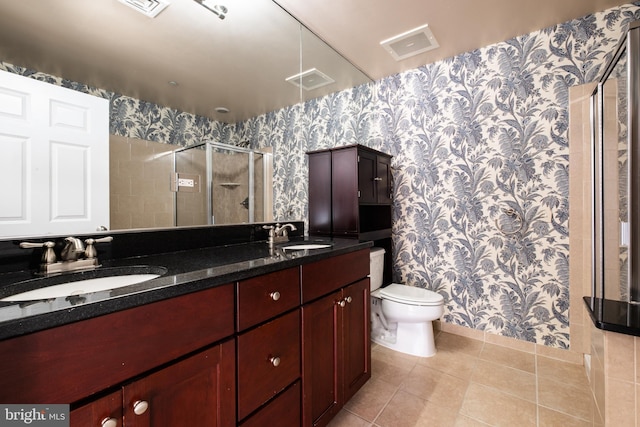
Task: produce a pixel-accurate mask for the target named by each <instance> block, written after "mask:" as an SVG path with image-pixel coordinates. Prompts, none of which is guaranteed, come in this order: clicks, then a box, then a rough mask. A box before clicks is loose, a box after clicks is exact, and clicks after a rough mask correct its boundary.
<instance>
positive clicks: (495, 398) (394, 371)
mask: <svg viewBox="0 0 640 427" xmlns="http://www.w3.org/2000/svg"><path fill="white" fill-rule="evenodd" d="M436 347H437V349H438V353H437V354H436V355H435V356H434V357H431V358H421V357H415V356H409V355H406V354H402V353H398V352H394V351H391V350H389V349H387V348H385V347H382V346H379V345H376V344H372V377H371V380H369V382H367V384H365V385H364V387H363V388H362V389H361V390H360V391H359V392H358V393H357V394H356V395H355V396H354V397H353V398H352V399H351V400H350V401H349V402H347V404H346V405H345V408H344V409H343V410H342V411H341V412H340V413H339V414H338V415H337V416H336V418H334V420H333V421H332V422H331V424H329V427H373V426H376V427H423V426H429V427H447V426H455V427H467V426H508V427H514V426H516V427H524V426H534V427H535V426H538V427H541V426H545V427H546V426H561V427H571V426H591V425H592V422H591V421H590V420H591V419H592V411H593V410H594V404H593V399H592V396H591V391H590V388H589V383H588V379H587V377H586V374H585V371H584V367H583V366H581V365H576V364H572V363H567V362H564V361H560V360H556V359H551V358H548V357H544V356H540V355H536V354H533V353H525V352H522V351H517V350H513V349H510V348H506V347H501V346H498V345H495V344H490V343H484V342H482V341H477V340H473V339H470V338H466V337H462V336H459V335H453V334H449V333H445V332H440V333H439V334H438V335H437V336H436Z"/></svg>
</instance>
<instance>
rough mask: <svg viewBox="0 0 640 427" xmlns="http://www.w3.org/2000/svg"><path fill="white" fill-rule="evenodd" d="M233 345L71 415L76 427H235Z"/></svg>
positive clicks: (217, 348) (173, 367)
mask: <svg viewBox="0 0 640 427" xmlns="http://www.w3.org/2000/svg"><path fill="white" fill-rule="evenodd" d="M234 354H235V344H234V342H233V340H230V341H226V342H225V343H222V344H219V345H216V346H214V347H212V348H210V349H207V350H205V351H202V352H200V353H198V354H195V355H193V356H190V357H188V358H187V359H185V360H182V361H179V362H177V363H175V364H172V365H170V366H168V367H166V368H164V369H161V370H159V371H157V372H154V373H152V374H150V375H148V376H145V377H143V378H140V379H138V380H136V381H133V382H131V383H128V384H126V385H125V386H123V387H122V389H121V390H118V391H117V392H114V393H111V394H109V395H107V396H105V397H102V398H99V399H97V400H95V401H92V402H91V403H88V404H86V405H83V406H80V407H79V408H76V409H74V410H73V411H72V412H71V418H70V426H71V427H88V426H97V427H98V426H103V427H107V426H110V427H118V426H131V427H151V426H153V427H174V426H178V425H193V426H205V425H206V426H234V425H235V410H234V408H235V375H234V374H233V372H234V366H235V365H234V358H235V357H234Z"/></svg>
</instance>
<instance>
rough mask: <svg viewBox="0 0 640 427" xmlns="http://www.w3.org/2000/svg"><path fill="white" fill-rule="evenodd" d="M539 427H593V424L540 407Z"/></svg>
mask: <svg viewBox="0 0 640 427" xmlns="http://www.w3.org/2000/svg"><path fill="white" fill-rule="evenodd" d="M538 426H539V427H592V423H591V422H589V421H586V420H581V419H579V418H574V417H570V416H569V415H566V414H563V413H562V412H558V411H554V410H553V409H549V408H545V407H544V406H539V407H538Z"/></svg>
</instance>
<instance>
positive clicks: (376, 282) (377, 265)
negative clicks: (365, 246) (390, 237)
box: [369, 247, 385, 292]
mask: <svg viewBox="0 0 640 427" xmlns="http://www.w3.org/2000/svg"><path fill="white" fill-rule="evenodd" d="M384 253H385V250H384V249H383V248H376V247H373V248H371V252H370V253H369V278H370V281H371V283H370V285H371V291H372V292H373V291H375V290H376V289H378V288H379V287H380V286H382V280H383V275H382V273H383V272H384Z"/></svg>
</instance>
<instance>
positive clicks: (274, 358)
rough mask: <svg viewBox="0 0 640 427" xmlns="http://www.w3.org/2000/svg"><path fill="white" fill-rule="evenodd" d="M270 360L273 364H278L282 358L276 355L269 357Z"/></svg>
mask: <svg viewBox="0 0 640 427" xmlns="http://www.w3.org/2000/svg"><path fill="white" fill-rule="evenodd" d="M269 362H271V364H272V365H273V366H278V365H279V364H280V358H279V357H277V356H274V357H272V358H271V359H269Z"/></svg>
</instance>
